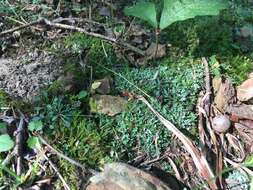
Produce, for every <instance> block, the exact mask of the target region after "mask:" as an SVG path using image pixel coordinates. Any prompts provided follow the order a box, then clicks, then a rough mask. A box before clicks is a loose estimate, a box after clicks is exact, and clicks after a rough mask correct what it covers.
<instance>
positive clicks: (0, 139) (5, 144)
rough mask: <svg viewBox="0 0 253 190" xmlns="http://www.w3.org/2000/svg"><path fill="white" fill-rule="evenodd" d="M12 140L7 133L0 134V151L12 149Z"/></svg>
mask: <svg viewBox="0 0 253 190" xmlns="http://www.w3.org/2000/svg"><path fill="white" fill-rule="evenodd" d="M13 146H14V141H13V140H12V139H11V137H10V136H9V135H0V152H5V151H8V150H10V149H12V148H13Z"/></svg>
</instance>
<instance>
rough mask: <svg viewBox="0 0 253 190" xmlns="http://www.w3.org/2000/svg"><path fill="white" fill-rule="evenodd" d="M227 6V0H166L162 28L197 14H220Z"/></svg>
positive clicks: (161, 21)
mask: <svg viewBox="0 0 253 190" xmlns="http://www.w3.org/2000/svg"><path fill="white" fill-rule="evenodd" d="M227 7H228V1H227V0H164V7H163V11H162V15H161V19H160V29H161V30H162V29H164V28H166V27H167V26H169V25H171V24H172V23H174V22H177V21H183V20H186V19H189V18H194V17H196V16H204V15H218V14H219V11H221V10H223V9H226V8H227Z"/></svg>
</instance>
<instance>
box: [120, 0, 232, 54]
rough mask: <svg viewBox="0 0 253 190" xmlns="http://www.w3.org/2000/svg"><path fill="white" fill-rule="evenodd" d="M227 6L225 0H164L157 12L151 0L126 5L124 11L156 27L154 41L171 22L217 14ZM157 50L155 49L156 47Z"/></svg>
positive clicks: (156, 7)
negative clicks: (129, 5) (149, 0)
mask: <svg viewBox="0 0 253 190" xmlns="http://www.w3.org/2000/svg"><path fill="white" fill-rule="evenodd" d="M227 7H228V1H227V0H215V1H210V0H164V1H163V7H162V10H161V16H160V14H159V11H160V10H158V5H157V4H155V3H152V2H141V3H137V4H136V5H133V6H131V7H126V8H125V10H124V13H125V14H126V15H128V16H134V17H137V18H140V19H142V20H144V21H147V22H148V23H149V24H150V25H151V26H152V27H153V28H155V29H156V43H157V45H158V35H159V33H160V30H163V29H165V28H167V27H168V26H170V25H171V24H173V23H175V22H178V21H183V20H187V19H190V18H194V17H196V16H205V15H218V14H219V12H220V11H221V10H223V9H226V8H227ZM156 51H157V49H156Z"/></svg>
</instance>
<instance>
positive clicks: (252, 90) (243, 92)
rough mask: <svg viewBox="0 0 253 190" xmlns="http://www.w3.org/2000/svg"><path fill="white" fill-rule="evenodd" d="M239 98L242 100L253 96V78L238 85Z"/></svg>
mask: <svg viewBox="0 0 253 190" xmlns="http://www.w3.org/2000/svg"><path fill="white" fill-rule="evenodd" d="M237 98H238V100H240V101H242V102H245V101H248V100H250V99H251V98H253V78H250V79H248V80H246V81H244V82H243V83H242V84H241V85H240V86H238V87H237Z"/></svg>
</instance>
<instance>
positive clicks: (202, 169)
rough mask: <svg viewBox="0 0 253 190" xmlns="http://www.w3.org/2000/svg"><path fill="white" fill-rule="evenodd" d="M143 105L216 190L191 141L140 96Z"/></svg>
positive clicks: (205, 164)
mask: <svg viewBox="0 0 253 190" xmlns="http://www.w3.org/2000/svg"><path fill="white" fill-rule="evenodd" d="M138 99H139V100H141V101H142V102H143V103H144V104H146V105H147V106H148V108H149V109H150V110H151V111H152V112H153V114H155V115H156V117H157V118H158V119H159V120H160V121H161V123H162V124H163V125H164V126H165V127H166V128H167V129H168V130H169V131H171V132H172V133H173V134H174V135H175V136H176V137H177V138H178V139H179V140H180V141H181V142H182V143H183V145H184V146H185V148H186V150H187V151H188V152H189V154H190V155H191V157H192V159H193V162H194V164H195V166H196V168H197V169H198V172H199V174H200V175H201V177H203V178H204V179H205V180H206V181H207V183H208V185H209V186H210V188H211V189H213V190H214V189H218V187H217V185H216V183H215V180H214V179H215V177H214V174H213V172H212V170H211V168H210V166H209V164H208V162H207V160H206V158H205V157H203V156H202V155H201V153H200V151H199V150H198V148H197V147H196V146H195V145H194V144H193V143H192V141H191V140H190V139H189V138H187V137H186V136H185V135H184V134H183V133H182V132H181V131H180V130H178V129H177V128H176V127H175V126H174V125H173V124H172V123H171V122H170V121H168V120H167V119H165V118H164V117H163V116H162V115H161V114H160V113H158V112H157V111H156V110H155V109H154V108H153V107H152V105H151V104H150V103H149V102H148V101H147V100H146V99H145V98H144V97H142V96H140V97H138Z"/></svg>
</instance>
